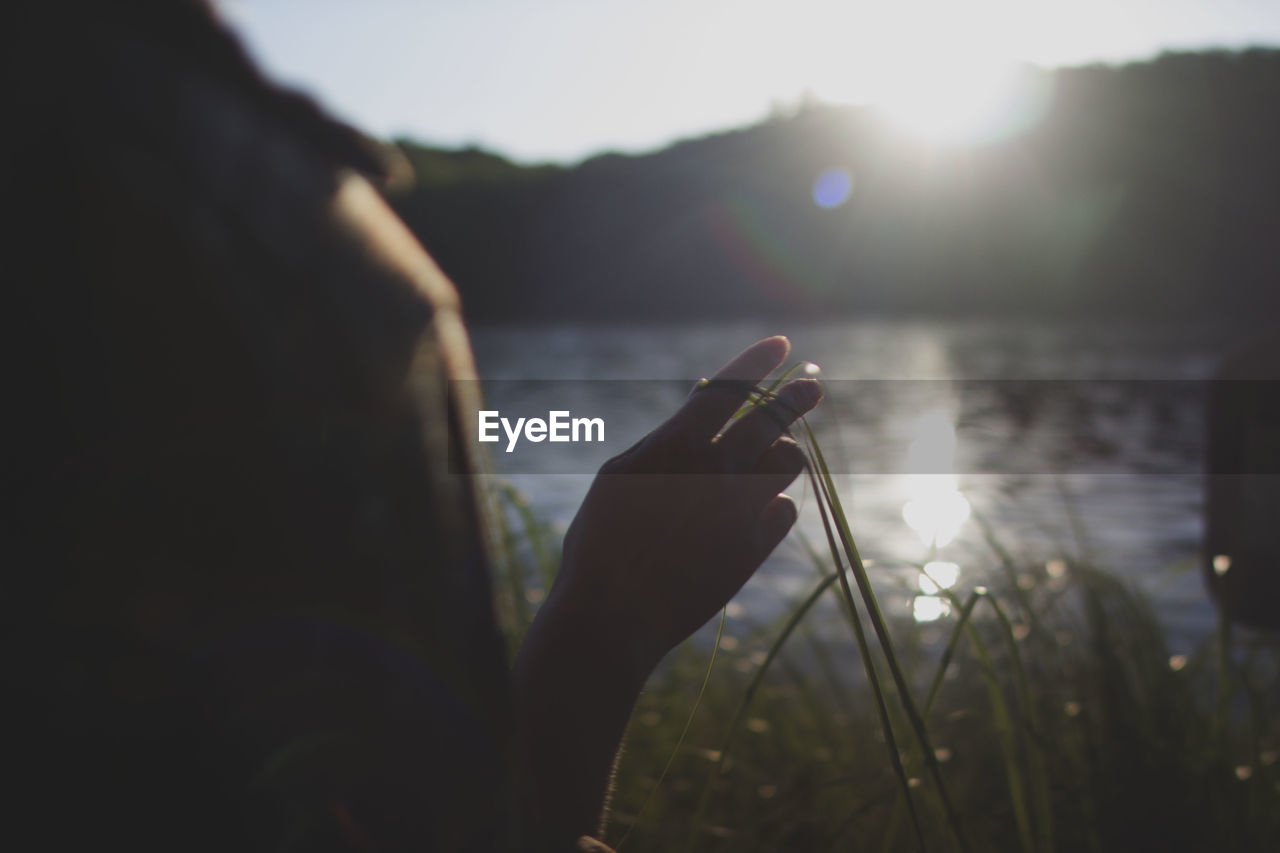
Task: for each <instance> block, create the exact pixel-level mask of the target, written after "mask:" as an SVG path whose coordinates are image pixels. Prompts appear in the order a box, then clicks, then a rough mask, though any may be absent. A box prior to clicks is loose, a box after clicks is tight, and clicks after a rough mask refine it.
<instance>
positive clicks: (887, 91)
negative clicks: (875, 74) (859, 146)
mask: <svg viewBox="0 0 1280 853" xmlns="http://www.w3.org/2000/svg"><path fill="white" fill-rule="evenodd" d="M1018 82H1019V80H1018V75H1017V71H1016V69H1015V68H1014V67H1012V66H1009V65H1002V64H999V63H984V62H973V63H963V62H952V63H945V62H939V63H929V64H926V65H921V66H917V67H913V68H909V69H901V70H899V71H898V72H897V73H896V75H894V76H893V77H892V78H891V79H887V80H885V81H884V82H883V83H882V85H881V86H880V93H879V94H878V95H877V96H876V101H875V106H876V107H877V109H878V110H879V111H880V113H881V114H882V115H883V116H884V117H885V118H886V120H887V121H888V122H889V123H890V124H891V125H893V126H894V127H897V128H899V129H901V130H903V131H905V132H906V133H908V134H910V135H911V136H914V137H917V138H919V139H921V140H924V141H928V142H937V143H947V144H965V143H978V142H986V141H993V140H996V139H1000V138H1004V137H1005V136H1007V135H1009V134H1011V133H1013V132H1017V130H1020V129H1022V127H1024V126H1025V125H1026V123H1027V122H1026V119H1027V118H1028V116H1027V106H1028V105H1027V104H1026V103H1025V102H1024V101H1025V98H1024V97H1020V95H1021V94H1022V93H1021V92H1020V87H1019V85H1018Z"/></svg>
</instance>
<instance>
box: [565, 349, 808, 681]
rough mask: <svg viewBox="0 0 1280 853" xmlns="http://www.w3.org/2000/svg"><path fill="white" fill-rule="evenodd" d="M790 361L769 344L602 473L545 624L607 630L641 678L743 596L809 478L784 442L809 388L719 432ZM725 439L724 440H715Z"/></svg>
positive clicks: (783, 391)
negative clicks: (794, 491)
mask: <svg viewBox="0 0 1280 853" xmlns="http://www.w3.org/2000/svg"><path fill="white" fill-rule="evenodd" d="M789 351H790V344H789V343H788V341H787V339H786V338H783V337H773V338H766V339H765V340H763V341H760V342H759V343H756V344H754V345H753V346H751V347H749V348H748V349H746V350H745V351H743V352H742V353H741V354H740V355H739V356H738V357H737V358H735V359H733V360H732V361H731V362H729V363H728V364H727V365H725V366H724V367H723V368H722V369H721V370H720V372H719V373H717V374H716V375H715V377H714V378H713V379H712V381H711V382H710V383H706V384H703V385H702V386H701V387H699V388H696V389H695V390H694V391H693V392H692V393H691V394H690V395H689V399H688V400H687V401H686V403H685V404H684V406H683V407H682V408H681V409H680V410H679V411H678V412H676V413H675V414H674V415H673V416H672V417H671V418H670V419H669V420H667V421H666V422H665V423H663V424H662V425H661V426H659V427H658V428H657V429H655V430H654V431H653V432H651V433H649V435H647V436H646V437H645V438H644V439H643V440H641V441H640V442H639V443H637V444H636V445H635V446H633V447H632V448H631V449H629V450H627V451H626V452H625V453H622V454H621V455H619V456H617V457H614V458H613V459H612V460H610V461H609V462H607V463H605V465H604V467H603V468H602V469H601V471H600V474H599V476H598V477H596V480H595V482H594V483H593V484H592V486H591V490H590V492H589V493H588V494H587V497H586V499H585V500H584V501H583V504H582V508H581V509H580V510H579V511H578V515H577V517H576V518H575V519H574V521H573V523H572V525H570V527H569V531H568V533H567V534H566V536H565V543H564V560H563V564H562V567H561V570H560V575H559V577H558V579H557V581H556V584H555V587H554V589H553V590H552V593H551V595H550V597H549V599H548V601H547V604H546V606H547V608H549V610H550V611H551V612H550V613H549V614H548V615H551V614H553V613H554V614H557V615H558V616H559V617H560V618H566V619H574V620H584V621H585V622H586V623H588V624H593V625H600V626H606V625H607V626H608V627H609V635H610V636H611V638H613V640H614V641H615V642H622V643H623V644H624V646H625V648H624V649H623V651H625V653H626V656H625V657H623V658H622V659H621V660H620V661H619V662H620V663H626V664H628V665H629V666H631V667H634V668H636V669H638V670H639V671H640V672H641V673H643V675H642V676H641V677H644V676H647V674H648V671H649V670H651V669H652V668H653V666H655V665H656V664H657V662H658V660H660V659H661V658H662V656H663V655H664V654H666V653H667V652H668V651H669V650H670V649H671V648H672V647H674V646H675V645H677V644H678V643H680V642H681V641H682V640H683V639H685V638H686V637H687V636H689V635H690V634H692V633H693V632H694V631H696V630H697V629H698V628H699V627H700V626H701V625H702V624H704V623H705V622H706V621H707V620H708V619H710V618H711V617H712V616H714V615H715V613H716V611H717V610H719V609H720V608H721V607H723V606H724V605H725V604H726V603H727V602H728V601H729V599H730V598H732V597H733V595H734V594H735V593H736V592H737V591H738V590H739V589H741V588H742V585H743V584H745V583H746V582H747V579H748V578H750V577H751V575H752V573H754V572H755V570H756V569H757V568H759V566H760V564H761V563H762V562H764V559H765V558H766V557H767V556H768V555H769V554H770V553H771V552H772V551H773V549H774V548H775V547H776V546H777V545H778V543H779V542H781V541H782V539H783V537H785V536H786V535H787V532H788V531H789V530H790V529H791V526H792V525H793V524H794V523H795V520H796V509H795V505H794V504H793V503H792V501H791V499H790V498H788V497H787V496H786V495H782V494H780V492H781V491H782V490H783V489H785V488H786V487H787V486H788V485H790V484H791V482H792V481H793V480H794V479H795V478H796V476H797V475H798V474H799V473H800V472H801V470H803V468H804V456H803V454H802V452H801V451H800V448H799V447H798V446H797V445H796V444H795V442H794V441H793V440H791V439H790V438H789V437H786V436H785V435H784V433H785V431H786V429H787V427H788V426H789V425H790V424H791V422H792V421H793V420H795V419H796V418H797V417H798V416H799V415H801V414H803V413H804V412H807V411H809V410H810V409H811V408H813V406H814V405H815V404H817V402H818V401H819V400H820V399H821V397H822V390H821V386H820V385H819V384H818V382H817V381H815V380H813V379H798V380H794V381H791V382H788V383H787V384H786V385H784V386H783V387H782V388H780V389H779V390H778V393H777V399H776V400H774V401H772V402H770V403H768V404H767V405H762V406H759V407H757V408H754V409H752V410H751V411H749V412H748V413H746V414H745V415H743V416H742V417H741V418H739V419H738V420H737V421H735V422H733V423H732V424H731V425H729V426H728V428H727V429H726V424H727V423H728V422H729V419H730V418H731V417H732V415H733V414H734V413H735V412H737V411H738V409H739V408H740V407H741V406H742V404H743V403H744V402H746V401H747V398H748V395H749V393H750V391H751V389H752V388H753V387H754V386H755V385H757V384H758V383H760V382H761V381H762V380H763V379H764V378H765V377H766V376H768V375H769V374H770V373H771V372H772V371H773V370H774V369H775V368H777V367H778V366H779V365H780V364H781V363H782V361H783V360H784V359H785V358H786V357H787V353H788V352H789ZM722 431H723V434H721V433H722Z"/></svg>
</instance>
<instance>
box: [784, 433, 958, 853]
mask: <svg viewBox="0 0 1280 853" xmlns="http://www.w3.org/2000/svg"><path fill="white" fill-rule="evenodd" d="M799 422H800V423H801V424H802V425H803V427H804V430H805V433H806V436H807V438H808V444H809V448H810V449H811V451H812V453H813V455H814V461H815V462H817V465H818V468H819V469H820V470H821V472H822V480H823V484H824V486H825V490H824V494H825V496H826V498H827V500H828V501H829V502H830V505H831V515H832V518H833V519H834V520H835V522H836V525H837V529H838V531H839V533H840V541H841V544H842V545H843V546H844V551H845V555H846V556H847V557H848V560H849V568H850V570H851V571H852V572H853V576H854V579H855V580H856V581H857V583H858V590H859V592H860V593H861V595H862V599H863V603H864V604H865V606H866V608H867V613H868V615H869V616H870V617H871V625H872V628H873V629H874V630H875V632H876V637H877V639H878V640H879V641H880V650H881V652H882V653H883V654H884V657H885V660H886V661H887V662H888V664H889V672H890V674H891V675H892V677H893V680H894V684H895V685H896V686H897V689H898V693H899V699H900V700H901V703H902V707H903V710H904V711H905V712H906V714H907V719H908V720H909V721H910V723H911V728H912V730H913V731H914V733H915V735H916V740H917V741H918V742H919V745H920V749H921V752H922V753H923V756H922V757H923V759H924V764H925V767H926V768H927V769H928V771H929V775H930V776H932V777H933V781H934V785H935V786H936V788H937V791H938V797H939V799H940V800H941V801H942V808H943V811H944V812H945V814H946V816H947V823H948V824H949V826H950V828H951V831H952V834H953V836H954V837H955V840H956V844H957V845H958V846H959V848H960V849H961V850H964V851H967V850H968V849H969V844H968V841H967V840H966V838H965V835H964V832H963V830H962V827H961V823H960V815H959V813H958V812H957V811H956V809H955V805H954V803H953V802H952V799H951V796H950V794H949V792H948V791H947V787H946V782H945V781H944V780H943V778H942V773H941V771H940V769H939V767H938V759H937V756H936V755H935V754H934V750H933V746H932V744H931V743H930V742H929V734H928V731H927V729H926V728H925V725H924V720H923V719H922V718H921V716H920V712H919V710H918V709H917V708H916V705H915V701H914V700H913V699H912V696H911V691H910V689H909V688H908V686H907V682H906V677H905V676H904V674H903V672H902V667H901V666H900V665H899V663H898V658H897V654H896V653H895V651H894V648H893V640H892V638H891V637H890V636H889V631H888V629H887V628H886V626H885V622H884V617H883V615H882V614H881V613H880V607H879V604H878V603H877V602H876V597H875V593H874V592H873V591H872V589H871V581H870V579H869V578H868V577H867V570H866V567H865V566H863V564H862V557H861V555H860V554H859V553H858V548H857V545H856V544H855V543H854V541H853V534H852V532H851V531H850V529H849V522H848V519H847V517H846V516H845V514H844V509H843V508H842V507H841V504H840V497H839V495H838V494H837V493H836V489H835V482H834V481H833V480H832V478H831V471H830V469H828V467H827V464H826V460H825V459H824V458H823V456H822V449H821V447H819V446H818V442H817V439H816V438H815V437H814V435H813V430H812V429H811V428H810V427H809V424H808V422H807V421H806V420H805V419H804V418H801V419H800V421H799ZM819 506H820V507H821V501H819ZM842 577H843V575H842Z"/></svg>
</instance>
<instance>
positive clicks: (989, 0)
mask: <svg viewBox="0 0 1280 853" xmlns="http://www.w3.org/2000/svg"><path fill="white" fill-rule="evenodd" d="M811 4H812V5H811V8H812V9H813V10H814V14H815V16H819V17H817V18H816V19H815V20H817V21H821V22H822V23H823V24H824V25H825V29H823V28H820V27H818V26H817V24H815V32H816V33H821V35H820V36H819V35H815V36H814V37H813V38H812V39H811V40H810V43H809V44H808V45H807V48H808V49H807V50H805V51H803V52H800V51H797V52H796V54H795V59H796V61H797V62H803V63H805V66H806V68H807V70H808V72H809V73H810V74H811V75H812V77H811V79H812V81H813V83H812V85H813V88H814V90H815V91H816V92H817V93H818V94H819V96H821V97H824V98H825V99H827V100H832V101H836V102H841V103H847V104H860V105H866V106H870V107H872V108H874V109H875V110H876V112H877V113H878V114H879V115H880V116H881V117H882V118H883V119H884V121H885V123H886V124H887V125H889V126H891V127H892V128H894V129H896V130H898V131H900V132H901V133H903V134H905V135H907V136H909V137H912V138H914V139H916V140H918V141H921V142H925V143H932V144H937V145H973V144H982V143H986V142H991V141H996V140H1000V139H1006V138H1009V137H1010V136H1013V135H1015V134H1017V133H1018V132H1020V131H1022V130H1026V129H1027V128H1029V127H1031V126H1032V125H1034V124H1035V123H1036V121H1037V120H1039V119H1040V118H1042V117H1043V116H1044V114H1045V111H1046V109H1047V106H1048V102H1049V94H1050V93H1049V91H1048V87H1049V86H1050V85H1051V83H1050V81H1051V77H1050V75H1049V74H1047V73H1045V72H1043V71H1040V70H1039V69H1036V68H1034V67H1032V66H1030V65H1028V64H1026V63H1024V62H1018V61H1016V60H1014V59H1013V58H1012V57H1013V56H1014V55H1016V48H1017V44H1016V39H1014V38H1013V35H1014V34H1015V32H1016V28H1013V27H1012V25H1011V24H1010V23H1009V22H1010V21H1012V20H1013V18H1014V17H1015V13H1018V8H1017V7H1016V5H1015V4H1013V3H1012V2H1011V0H978V2H976V3H975V4H949V3H941V2H935V0H903V2H902V3H899V4H898V5H895V6H892V7H887V8H880V7H877V8H876V11H875V12H874V13H872V12H871V11H869V10H868V8H867V7H864V6H862V5H859V4H851V3H842V2H835V0H811ZM1002 22H1003V23H1002Z"/></svg>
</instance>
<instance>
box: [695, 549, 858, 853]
mask: <svg viewBox="0 0 1280 853" xmlns="http://www.w3.org/2000/svg"><path fill="white" fill-rule="evenodd" d="M838 574H839V572H834V573H832V574H830V575H828V576H827V577H825V578H823V579H822V580H821V581H820V582H819V583H818V585H817V587H815V588H814V590H813V592H811V593H809V595H808V596H807V597H806V598H805V600H804V601H803V602H802V603H801V604H800V606H799V607H797V608H796V609H795V611H794V612H793V613H792V614H791V617H790V618H789V619H788V620H787V623H786V625H784V626H783V628H782V632H781V633H780V634H779V635H778V639H776V640H774V641H773V645H772V646H770V647H769V651H768V652H767V653H766V654H765V658H764V660H763V661H762V662H761V664H760V667H759V668H758V669H757V670H756V672H755V674H754V675H753V676H752V678H751V682H750V683H749V684H748V685H747V689H746V692H745V693H743V695H742V699H740V700H739V701H738V707H737V708H736V709H735V710H734V712H733V716H732V717H731V718H730V719H729V726H728V728H727V729H726V730H725V735H724V740H722V741H721V743H720V750H719V752H718V753H717V754H716V758H715V763H714V765H713V766H712V768H711V773H710V775H709V776H708V778H707V783H706V785H705V786H704V787H703V789H702V796H701V797H700V798H699V800H698V808H697V811H695V812H694V815H693V820H692V822H691V824H690V827H689V840H688V849H689V850H693V846H694V843H695V841H696V839H697V832H698V826H699V825H700V824H701V823H702V817H703V815H704V814H705V813H706V810H707V803H708V802H709V801H710V799H711V790H712V787H713V786H714V784H715V780H716V778H717V777H718V776H719V774H720V771H721V769H722V768H723V767H724V762H725V758H726V757H728V755H729V748H730V747H731V746H732V745H733V738H734V736H735V735H736V734H737V731H738V728H739V727H740V726H741V724H742V720H743V718H744V717H745V716H746V713H747V707H748V706H749V705H750V704H751V699H752V698H753V697H754V696H755V693H756V690H758V689H759V687H760V684H761V682H762V681H764V676H765V673H766V672H768V670H769V667H770V665H771V664H772V663H773V661H774V658H776V657H777V656H778V652H780V651H781V650H782V646H783V645H784V644H785V643H786V642H787V639H788V638H789V637H790V636H791V634H792V632H794V631H795V629H796V626H797V625H799V624H800V620H801V619H802V618H804V615H805V614H806V613H808V612H809V609H810V608H812V607H813V605H814V603H815V602H817V600H818V599H819V598H821V597H822V594H823V593H824V592H826V591H827V588H828V587H829V586H831V584H832V583H834V582H835V579H836V575H838Z"/></svg>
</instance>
